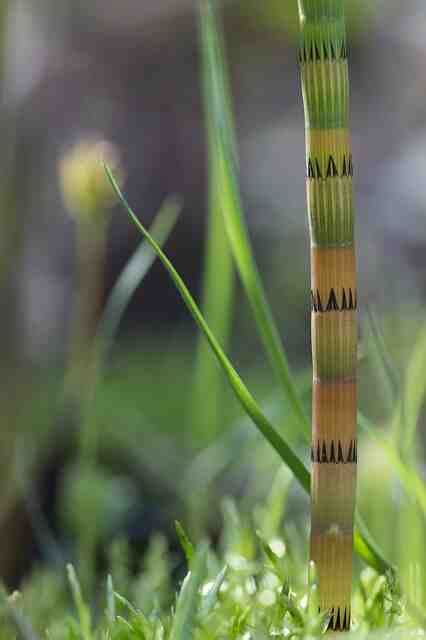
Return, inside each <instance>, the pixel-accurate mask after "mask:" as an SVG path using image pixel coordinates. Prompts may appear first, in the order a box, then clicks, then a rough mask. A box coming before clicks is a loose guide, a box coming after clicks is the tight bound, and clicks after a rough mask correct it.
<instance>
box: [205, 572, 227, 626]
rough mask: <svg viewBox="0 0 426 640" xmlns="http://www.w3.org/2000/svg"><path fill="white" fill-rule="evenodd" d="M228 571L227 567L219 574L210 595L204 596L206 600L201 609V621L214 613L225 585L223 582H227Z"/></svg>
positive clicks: (209, 592)
mask: <svg viewBox="0 0 426 640" xmlns="http://www.w3.org/2000/svg"><path fill="white" fill-rule="evenodd" d="M227 571H228V565H225V566H224V567H223V568H222V569H221V570H220V571H219V573H218V574H217V576H216V578H215V579H214V581H213V584H212V585H211V587H210V589H209V591H208V593H207V594H206V595H205V596H204V599H203V601H202V604H201V607H200V618H201V619H204V618H207V616H208V615H209V614H210V613H211V612H212V611H213V609H214V606H215V604H216V602H217V599H218V596H219V591H220V588H221V586H222V584H223V581H224V580H225V577H226V574H227Z"/></svg>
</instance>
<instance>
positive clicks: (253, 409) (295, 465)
mask: <svg viewBox="0 0 426 640" xmlns="http://www.w3.org/2000/svg"><path fill="white" fill-rule="evenodd" d="M105 171H106V174H107V176H108V179H109V180H110V182H111V185H112V186H113V188H114V190H115V192H116V194H117V196H118V198H119V199H120V201H121V203H122V204H123V206H124V208H125V209H126V211H127V213H128V215H129V216H130V218H131V219H132V220H133V222H134V224H135V225H136V227H137V228H138V229H139V231H140V232H141V233H142V234H143V235H144V236H145V238H146V239H147V240H148V242H149V243H150V245H151V246H152V248H153V249H154V251H155V252H156V254H157V256H158V257H159V259H160V260H161V262H162V263H163V265H164V267H165V268H166V270H167V271H168V273H169V275H170V277H171V279H172V281H173V283H174V284H175V286H176V288H177V290H178V291H179V293H180V295H181V297H182V299H183V301H184V303H185V305H186V306H187V308H188V310H189V312H190V313H191V315H192V317H193V318H194V320H195V322H196V324H197V325H198V327H199V329H200V330H201V331H202V333H203V334H204V336H205V338H206V339H207V341H208V343H209V344H210V347H211V349H212V350H213V353H214V354H215V356H216V358H217V360H218V362H219V364H220V365H221V367H222V369H223V371H224V373H225V375H226V377H227V379H228V382H229V383H230V385H231V388H232V390H233V391H234V393H235V396H236V397H237V399H238V400H239V402H240V404H241V405H242V407H243V409H244V410H245V412H246V413H247V415H248V416H249V417H250V418H251V419H252V421H253V422H254V424H255V425H256V426H257V427H258V429H259V430H260V431H261V432H262V434H263V435H264V437H265V438H266V439H267V440H268V442H269V443H270V444H271V445H272V446H273V448H274V449H275V450H276V451H277V453H278V454H279V455H280V457H281V458H282V460H283V462H285V464H287V466H288V467H289V468H290V469H291V471H292V472H293V473H294V475H295V476H296V477H297V479H298V481H299V482H300V484H301V485H302V486H303V487H304V489H305V490H306V491H307V492H309V490H310V477H309V472H308V470H307V469H306V467H305V465H304V464H303V462H302V461H301V460H300V459H299V458H298V456H297V455H296V454H295V453H294V452H293V450H292V449H291V448H290V447H289V446H288V444H287V443H286V442H285V440H284V439H283V438H282V437H281V435H280V434H279V433H278V432H277V431H276V430H275V429H274V427H273V426H272V424H271V423H270V422H269V420H268V419H267V418H266V416H265V415H264V414H263V412H262V411H261V409H260V407H259V405H258V404H257V402H256V400H255V399H254V398H253V396H252V395H251V393H250V391H249V390H248V389H247V387H246V386H245V384H244V382H243V381H242V379H241V378H240V376H239V374H238V373H237V371H236V370H235V369H234V367H233V366H232V364H231V362H230V360H229V359H228V357H227V356H226V355H225V353H224V352H223V350H222V348H221V346H220V345H219V343H218V341H217V340H216V338H215V336H214V335H213V333H212V331H211V329H210V327H209V326H208V324H207V323H206V321H205V320H204V318H203V315H202V313H201V311H200V309H199V308H198V306H197V303H196V302H195V300H194V298H193V297H192V295H191V294H190V292H189V290H188V288H187V286H186V284H185V283H184V281H183V280H182V278H181V277H180V275H179V274H178V272H177V271H176V269H175V268H174V267H173V265H172V263H171V262H170V260H169V259H168V258H167V256H166V255H165V253H164V252H163V251H162V249H161V248H160V247H159V246H158V244H157V243H156V242H155V240H154V239H153V238H152V236H151V235H150V233H149V232H148V231H147V230H146V229H145V227H144V226H143V225H142V223H141V222H140V220H139V219H138V217H137V216H136V214H135V213H134V212H133V211H132V209H131V208H130V205H129V204H128V202H127V200H126V199H125V197H124V195H123V194H122V192H121V190H120V188H119V186H118V184H117V182H116V180H115V178H114V176H113V175H112V173H111V170H110V169H109V167H107V166H106V165H105Z"/></svg>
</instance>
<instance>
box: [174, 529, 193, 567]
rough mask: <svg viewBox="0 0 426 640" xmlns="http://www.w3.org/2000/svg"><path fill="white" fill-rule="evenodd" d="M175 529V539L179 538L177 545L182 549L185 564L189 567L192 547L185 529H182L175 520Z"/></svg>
mask: <svg viewBox="0 0 426 640" xmlns="http://www.w3.org/2000/svg"><path fill="white" fill-rule="evenodd" d="M175 529H176V534H177V537H178V538H179V544H180V546H181V547H182V551H183V552H184V554H185V557H186V562H187V563H188V566H190V564H191V562H192V558H193V557H194V545H193V544H192V542H191V540H190V539H189V538H188V536H187V534H186V531H185V529H184V528H183V527H182V525H181V523H180V522H179V520H175Z"/></svg>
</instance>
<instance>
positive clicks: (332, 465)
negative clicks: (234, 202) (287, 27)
mask: <svg viewBox="0 0 426 640" xmlns="http://www.w3.org/2000/svg"><path fill="white" fill-rule="evenodd" d="M299 15H300V25H301V42H300V49H299V62H300V65H301V76H302V92H303V100H304V108H305V124H306V165H307V168H306V183H307V203H308V217H309V230H310V239H311V311H312V360H313V402H312V405H313V411H312V450H311V462H312V468H313V469H312V486H311V496H312V497H311V500H312V524H311V558H312V560H314V562H315V563H316V566H317V571H318V577H319V590H320V593H319V600H320V607H321V609H322V610H324V611H326V610H329V611H330V614H331V618H330V627H329V628H330V629H331V630H334V631H347V630H349V628H350V617H351V584H352V547H353V520H354V510H355V492H356V464H357V439H356V406H357V401H356V363H357V321H356V313H357V305H358V300H357V289H356V264H355V249H354V212H353V192H352V178H353V159H352V152H351V142H350V135H349V130H348V126H349V78H348V63H347V58H348V48H347V43H346V33H345V18H344V9H343V2H342V0H299Z"/></svg>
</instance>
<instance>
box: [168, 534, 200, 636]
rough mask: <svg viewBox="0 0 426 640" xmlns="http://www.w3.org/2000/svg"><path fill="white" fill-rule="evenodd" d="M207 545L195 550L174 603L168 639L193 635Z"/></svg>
mask: <svg viewBox="0 0 426 640" xmlns="http://www.w3.org/2000/svg"><path fill="white" fill-rule="evenodd" d="M206 564H207V545H206V544H203V545H201V547H200V548H199V549H198V550H197V552H196V554H195V556H194V558H193V560H192V562H191V571H189V573H188V574H187V575H186V578H185V580H184V581H183V584H182V588H181V590H180V593H179V597H178V600H177V604H176V613H175V616H174V620H173V626H172V629H171V632H170V636H169V640H190V638H192V637H193V623H194V620H195V618H196V615H197V608H198V600H199V590H200V587H201V585H202V583H203V580H204V577H205V574H206Z"/></svg>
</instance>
